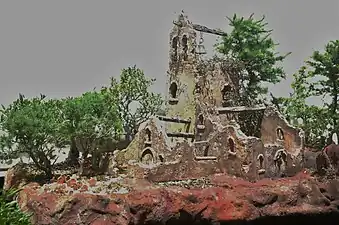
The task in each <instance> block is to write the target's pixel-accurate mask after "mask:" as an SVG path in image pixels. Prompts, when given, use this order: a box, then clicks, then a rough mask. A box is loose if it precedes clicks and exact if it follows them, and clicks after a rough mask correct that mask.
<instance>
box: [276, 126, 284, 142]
mask: <svg viewBox="0 0 339 225" xmlns="http://www.w3.org/2000/svg"><path fill="white" fill-rule="evenodd" d="M277 139H278V140H284V132H283V130H282V129H281V128H278V129H277Z"/></svg>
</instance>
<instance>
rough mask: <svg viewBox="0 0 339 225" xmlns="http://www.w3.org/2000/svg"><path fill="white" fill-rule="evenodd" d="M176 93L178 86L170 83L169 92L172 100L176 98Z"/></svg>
mask: <svg viewBox="0 0 339 225" xmlns="http://www.w3.org/2000/svg"><path fill="white" fill-rule="evenodd" d="M177 91H178V86H177V84H176V83H175V82H172V84H171V86H170V92H171V97H172V98H177Z"/></svg>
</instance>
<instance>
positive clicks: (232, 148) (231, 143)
mask: <svg viewBox="0 0 339 225" xmlns="http://www.w3.org/2000/svg"><path fill="white" fill-rule="evenodd" d="M228 146H229V152H231V153H235V143H234V140H233V139H232V138H228Z"/></svg>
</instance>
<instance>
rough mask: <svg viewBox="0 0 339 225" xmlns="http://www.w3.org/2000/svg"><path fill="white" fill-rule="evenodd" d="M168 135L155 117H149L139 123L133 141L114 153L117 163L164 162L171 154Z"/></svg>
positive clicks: (147, 163) (148, 163)
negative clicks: (131, 161) (132, 161)
mask: <svg viewBox="0 0 339 225" xmlns="http://www.w3.org/2000/svg"><path fill="white" fill-rule="evenodd" d="M168 142H169V141H168V137H167V135H166V131H165V129H164V127H162V125H161V122H160V121H159V120H158V119H157V118H151V119H150V120H148V121H146V122H145V123H143V124H141V125H140V128H139V131H138V133H137V134H136V136H135V138H134V139H133V141H132V142H131V143H130V144H129V145H128V146H127V148H126V149H125V150H122V151H120V152H117V153H116V156H115V160H116V161H117V163H118V164H124V163H128V162H129V161H130V160H134V161H136V162H141V163H143V164H146V165H150V164H157V163H160V162H165V161H166V157H167V156H169V155H170V154H171V148H170V146H169V143H168Z"/></svg>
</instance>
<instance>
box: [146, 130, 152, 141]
mask: <svg viewBox="0 0 339 225" xmlns="http://www.w3.org/2000/svg"><path fill="white" fill-rule="evenodd" d="M146 135H147V139H146V140H147V141H149V142H150V141H151V136H152V133H151V130H150V129H149V128H146Z"/></svg>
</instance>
